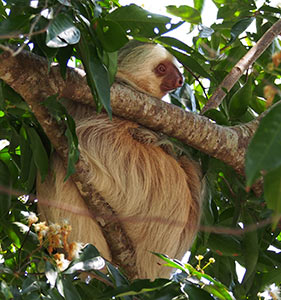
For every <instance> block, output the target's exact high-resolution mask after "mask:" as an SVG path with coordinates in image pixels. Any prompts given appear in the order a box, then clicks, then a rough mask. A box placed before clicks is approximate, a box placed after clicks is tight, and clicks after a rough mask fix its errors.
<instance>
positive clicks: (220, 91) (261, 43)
mask: <svg viewBox="0 0 281 300" xmlns="http://www.w3.org/2000/svg"><path fill="white" fill-rule="evenodd" d="M280 33H281V20H278V21H277V22H276V23H275V24H273V25H272V27H271V28H269V29H268V30H267V32H266V33H265V34H264V35H263V36H262V37H261V38H260V39H259V40H258V42H257V43H256V45H255V46H253V47H252V48H251V49H250V50H249V51H248V52H247V54H246V55H244V57H242V58H241V59H240V60H239V62H238V63H237V64H236V65H235V66H234V67H233V69H232V70H231V72H230V73H229V74H228V75H227V76H226V77H225V78H224V80H223V81H222V82H221V84H220V85H219V86H218V88H217V89H216V90H215V92H214V93H213V95H212V97H211V98H210V99H209V100H208V102H207V103H206V105H205V106H204V107H203V109H202V111H201V114H204V113H205V112H206V111H207V110H210V109H212V108H217V107H218V106H219V105H220V104H221V102H222V100H223V99H224V97H225V96H226V93H225V91H228V92H229V91H230V90H231V88H232V87H233V86H234V84H235V83H236V82H237V81H238V80H239V78H240V77H241V76H242V75H243V73H244V72H245V70H247V69H248V68H249V67H250V66H251V65H252V64H253V63H254V62H255V61H256V60H257V59H258V58H259V57H260V56H261V55H262V53H263V52H264V51H265V50H266V49H267V47H268V46H269V45H270V44H271V43H272V42H273V40H274V39H275V38H276V37H277V36H278V35H279V34H280Z"/></svg>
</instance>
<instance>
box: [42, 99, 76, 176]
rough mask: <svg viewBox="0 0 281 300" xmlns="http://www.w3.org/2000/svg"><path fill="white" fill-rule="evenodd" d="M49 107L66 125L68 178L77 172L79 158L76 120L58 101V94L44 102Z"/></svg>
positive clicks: (57, 118)
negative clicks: (76, 165) (76, 166)
mask: <svg viewBox="0 0 281 300" xmlns="http://www.w3.org/2000/svg"><path fill="white" fill-rule="evenodd" d="M42 104H43V105H44V106H46V107H47V109H48V111H49V113H50V114H51V115H52V117H53V118H54V119H55V120H57V122H59V123H63V124H64V125H65V126H66V130H65V136H66V138H67V143H68V162H67V170H66V176H65V179H64V180H67V179H68V178H69V176H71V175H72V174H73V173H75V164H76V162H77V160H78V158H79V150H78V138H77V135H76V131H75V122H74V120H73V118H72V117H71V115H69V114H68V112H67V110H66V108H65V107H64V106H63V105H62V104H61V103H60V102H58V101H57V96H56V95H54V96H50V97H48V98H47V99H45V100H44V102H42Z"/></svg>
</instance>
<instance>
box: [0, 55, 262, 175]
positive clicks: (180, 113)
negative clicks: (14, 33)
mask: <svg viewBox="0 0 281 300" xmlns="http://www.w3.org/2000/svg"><path fill="white" fill-rule="evenodd" d="M1 61H2V64H1V66H0V78H1V79H3V80H4V81H5V82H6V83H8V84H9V85H10V86H11V87H13V88H14V89H15V90H16V91H17V92H18V93H19V94H20V95H21V96H23V98H24V99H30V98H33V99H37V102H36V101H35V102H34V103H32V104H30V105H31V106H32V107H31V108H32V110H33V111H36V115H37V116H38V118H40V120H41V122H42V121H43V120H44V123H46V124H45V127H46V130H47V134H48V135H54V134H53V130H52V126H51V128H50V129H49V130H48V126H47V125H48V123H49V116H48V114H47V112H46V111H45V112H44V110H43V109H42V107H41V105H39V102H40V99H41V100H43V99H45V98H46V97H48V96H50V95H54V94H58V95H59V97H65V98H69V99H72V100H74V101H78V102H81V103H84V104H89V105H92V106H94V101H93V98H92V94H91V92H90V89H89V87H88V85H87V82H86V79H85V76H84V74H82V73H83V72H81V71H77V70H73V69H70V68H69V70H68V73H67V79H66V81H64V80H63V79H62V77H61V75H60V72H59V67H58V66H54V67H51V69H50V72H49V74H48V72H47V62H46V61H45V60H44V59H43V58H41V57H38V56H36V55H33V54H31V53H26V52H23V53H20V54H19V55H18V56H16V57H12V56H11V55H10V53H7V52H6V53H4V54H2V55H1ZM47 74H48V75H47ZM111 106H112V110H113V113H114V114H115V115H117V116H119V117H123V118H126V119H130V120H133V121H136V122H138V123H140V124H142V125H144V126H146V127H148V128H151V129H153V130H156V131H161V132H163V133H164V134H167V135H169V136H172V137H175V138H177V139H179V140H181V141H183V142H184V143H186V144H188V145H190V146H192V147H194V148H196V149H198V150H200V151H203V152H204V153H206V154H209V155H210V156H213V157H215V158H217V159H220V160H222V161H224V162H225V163H227V164H228V165H230V166H232V167H233V168H234V169H235V170H236V171H237V172H239V173H240V174H243V169H244V154H245V151H246V147H247V145H248V143H249V140H250V138H251V137H252V135H253V133H254V132H255V130H256V128H257V126H258V123H259V121H258V120H255V121H252V122H250V123H248V124H244V125H239V126H233V127H224V126H220V125H217V124H215V123H213V122H212V121H210V120H209V119H208V118H206V117H203V116H200V115H197V114H194V113H190V112H186V111H184V110H182V109H181V108H179V107H177V106H174V105H172V104H168V103H166V102H163V101H159V100H157V99H155V98H152V97H150V96H147V95H145V94H142V93H140V92H137V91H135V90H133V89H131V88H130V87H128V86H125V85H122V84H119V83H114V84H113V85H112V87H111ZM57 141H58V142H59V144H58V145H55V147H56V149H57V150H59V151H60V152H61V151H62V152H64V151H67V149H66V145H64V146H63V145H61V139H60V136H57ZM61 147H63V148H62V149H61Z"/></svg>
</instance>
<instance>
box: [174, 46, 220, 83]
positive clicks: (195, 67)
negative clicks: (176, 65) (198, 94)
mask: <svg viewBox="0 0 281 300" xmlns="http://www.w3.org/2000/svg"><path fill="white" fill-rule="evenodd" d="M169 51H170V52H171V53H172V54H173V55H174V56H175V57H176V59H177V60H178V61H179V62H180V63H181V64H182V65H183V66H184V67H188V68H189V69H191V70H192V71H193V72H195V73H197V74H199V75H201V76H202V77H204V78H209V79H210V80H212V81H214V82H216V79H215V78H213V76H212V75H211V73H210V72H207V70H205V69H204V65H203V66H202V64H200V63H198V62H197V61H196V60H195V59H193V58H192V57H191V56H187V55H185V54H183V53H181V52H178V51H176V50H174V49H169Z"/></svg>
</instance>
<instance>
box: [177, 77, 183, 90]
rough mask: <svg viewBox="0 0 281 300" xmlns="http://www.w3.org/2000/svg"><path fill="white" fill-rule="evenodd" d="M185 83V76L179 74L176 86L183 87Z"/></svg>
mask: <svg viewBox="0 0 281 300" xmlns="http://www.w3.org/2000/svg"><path fill="white" fill-rule="evenodd" d="M182 85H183V78H182V75H179V77H178V78H177V80H176V87H177V88H178V87H181V86H182Z"/></svg>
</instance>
